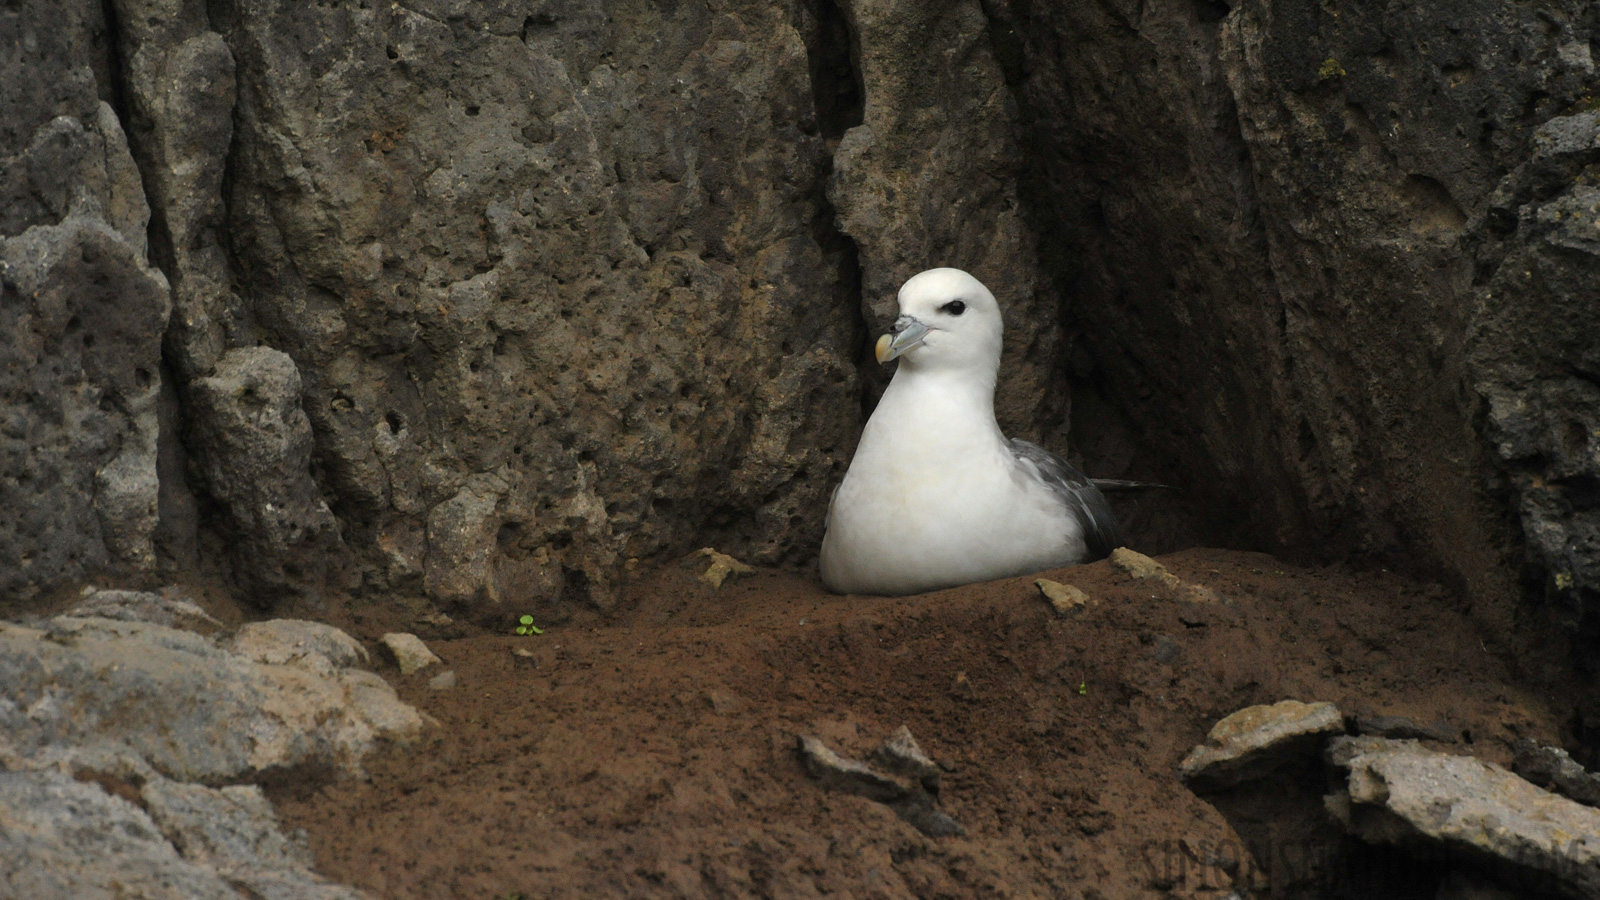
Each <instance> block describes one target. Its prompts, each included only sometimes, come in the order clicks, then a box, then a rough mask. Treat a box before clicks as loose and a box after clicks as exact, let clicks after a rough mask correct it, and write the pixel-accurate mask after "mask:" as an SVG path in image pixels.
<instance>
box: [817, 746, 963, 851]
mask: <svg viewBox="0 0 1600 900" xmlns="http://www.w3.org/2000/svg"><path fill="white" fill-rule="evenodd" d="M799 744H800V755H801V757H802V758H803V759H804V760H805V764H806V771H807V772H809V773H810V774H811V777H813V778H815V779H817V780H818V781H820V782H822V785H823V786H824V787H826V788H828V789H830V790H836V791H844V792H846V793H850V794H856V795H858V796H862V797H866V798H867V799H869V800H875V801H877V802H879V803H882V804H883V805H885V806H887V807H889V808H890V809H892V810H894V812H895V815H897V816H899V817H900V818H902V819H904V820H905V821H906V822H908V823H910V824H911V826H912V827H914V828H916V829H917V830H918V831H920V832H922V833H923V834H926V835H928V836H929V837H948V836H951V835H961V834H966V833H967V830H966V829H965V828H963V827H961V824H960V823H959V822H957V821H956V820H955V819H952V818H950V816H949V815H947V814H946V813H945V812H943V811H942V810H940V809H939V808H938V807H937V806H936V805H935V803H936V799H935V796H934V794H935V792H936V791H937V790H938V777H939V776H938V772H939V769H938V766H937V765H936V764H934V763H933V761H932V760H929V759H928V758H927V756H925V755H924V754H923V752H922V749H921V748H920V747H918V746H917V741H916V738H914V737H912V736H911V731H910V729H908V728H906V727H904V726H901V728H900V730H899V731H897V732H895V733H894V734H893V735H891V736H890V737H889V739H888V740H886V741H884V742H883V746H881V747H879V748H878V750H877V753H876V756H877V757H878V759H879V760H880V761H886V764H889V765H890V766H891V768H894V769H895V770H896V772H895V774H894V775H885V774H883V773H881V772H879V771H877V770H875V769H873V768H872V767H871V766H868V765H867V764H866V763H862V762H857V761H856V760H853V759H846V758H844V757H842V756H840V755H839V754H837V753H835V752H833V751H832V750H831V749H829V748H828V746H827V745H826V744H824V743H822V741H820V740H818V739H817V738H815V737H812V736H810V735H800V736H799ZM913 773H916V774H913ZM930 780H931V781H932V787H930V786H929V781H930Z"/></svg>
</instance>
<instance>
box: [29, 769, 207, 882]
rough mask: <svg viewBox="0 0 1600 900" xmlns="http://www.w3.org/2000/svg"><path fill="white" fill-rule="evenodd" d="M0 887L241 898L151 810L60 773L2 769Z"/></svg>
mask: <svg viewBox="0 0 1600 900" xmlns="http://www.w3.org/2000/svg"><path fill="white" fill-rule="evenodd" d="M0 816H4V818H5V822H6V827H5V828H0V893H3V894H4V896H7V897H16V898H23V897H40V898H44V897H63V898H65V897H71V898H74V900H238V897H239V893H238V891H236V890H234V889H233V887H232V886H231V885H229V884H228V883H227V882H226V881H224V880H223V879H222V878H221V877H220V876H219V875H218V874H217V873H216V872H213V871H207V870H206V869H203V868H201V867H200V866H197V865H195V864H194V863H191V862H189V861H188V860H185V859H184V858H183V857H182V856H180V855H179V854H178V852H177V850H176V849H174V848H173V846H172V844H171V843H169V842H168V841H167V839H166V838H165V837H164V836H163V835H162V833H161V831H160V829H158V828H157V827H156V825H155V823H154V822H152V821H151V820H150V817H149V816H148V815H146V814H145V813H144V811H142V810H141V809H139V807H137V806H135V805H133V804H132V803H129V802H128V801H127V800H124V799H122V798H121V797H113V796H111V795H109V794H107V793H106V792H105V791H103V790H101V789H100V788H99V787H98V786H96V785H93V784H86V783H80V782H78V781H74V780H73V779H72V778H71V777H70V776H67V775H63V774H61V773H59V772H50V771H45V772H18V771H9V772H0Z"/></svg>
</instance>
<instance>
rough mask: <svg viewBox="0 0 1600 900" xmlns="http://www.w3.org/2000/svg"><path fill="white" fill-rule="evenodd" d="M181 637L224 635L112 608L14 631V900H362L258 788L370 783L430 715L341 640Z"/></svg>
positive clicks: (152, 607) (9, 861)
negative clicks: (350, 776)
mask: <svg viewBox="0 0 1600 900" xmlns="http://www.w3.org/2000/svg"><path fill="white" fill-rule="evenodd" d="M107 616H111V617H109V618H108V617H107ZM173 620H183V621H191V622H197V623H203V622H206V621H207V620H209V617H207V616H206V615H205V614H204V613H203V612H202V611H200V610H199V608H198V607H196V606H194V604H192V603H189V602H187V601H185V600H183V599H182V598H181V597H178V596H168V595H157V594H145V593H141V592H137V591H101V592H98V593H95V594H93V595H90V596H88V597H86V598H85V599H84V600H83V602H81V603H80V604H78V605H77V606H76V607H74V608H73V609H72V610H71V611H70V612H69V613H67V614H65V615H62V616H58V617H55V618H52V619H49V620H46V621H43V622H37V623H34V624H33V625H25V624H21V623H17V622H0V683H3V684H5V685H6V690H5V692H4V695H3V696H0V770H3V771H0V821H4V822H5V823H6V827H5V828H3V829H0V895H3V896H7V897H74V898H79V897H81V898H107V900H109V898H112V897H118V898H128V900H166V898H172V900H177V898H212V897H215V898H234V897H238V896H241V895H243V896H250V897H262V898H281V900H291V898H312V900H360V898H361V897H364V896H365V895H364V894H362V893H361V892H359V891H355V890H353V889H350V888H345V887H342V886H339V885H336V884H332V883H330V882H328V881H327V880H326V879H324V878H322V877H320V876H318V875H316V874H315V873H314V872H312V871H311V866H312V861H311V859H310V854H309V852H308V851H307V850H306V849H305V848H303V847H300V846H298V845H296V844H295V843H294V842H292V841H291V840H289V839H288V838H286V837H285V836H284V834H283V833H282V831H281V830H280V829H279V827H278V822H277V818H276V816H275V815H274V814H273V811H272V807H271V805H270V804H269V803H268V802H267V800H266V798H265V796H264V795H263V794H262V791H261V788H260V787H259V786H257V785H256V784H252V783H248V782H251V781H254V780H257V779H260V778H262V777H264V776H268V775H272V776H276V777H281V778H295V779H308V778H319V777H327V776H328V773H333V772H338V771H340V770H343V771H345V772H350V773H359V771H360V765H361V759H362V757H363V756H365V755H366V754H367V753H369V752H371V751H372V750H373V749H375V748H376V747H377V746H378V745H379V744H380V743H382V742H386V741H387V742H401V743H404V742H409V741H412V740H415V739H416V738H417V737H419V736H420V734H421V732H422V730H423V727H424V720H423V718H422V717H421V715H420V714H419V713H418V712H417V711H416V710H415V709H413V708H412V707H410V706H407V705H406V704H404V703H402V702H400V700H399V699H398V698H397V697H396V696H395V692H394V689H393V688H391V687H389V685H388V684H387V683H386V682H385V681H384V680H383V679H382V678H379V677H378V676H377V675H375V674H373V673H372V672H369V671H366V670H364V669H360V668H357V667H356V666H357V665H358V664H359V663H360V662H361V661H363V660H364V659H365V658H366V651H365V650H364V649H363V648H362V647H361V645H360V644H359V643H357V642H356V641H355V640H354V639H352V638H351V637H350V636H349V635H346V634H345V633H344V632H342V631H339V630H338V629H336V628H332V627H330V626H327V625H321V624H318V623H315V622H301V621H295V620H285V619H279V620H273V621H269V622H258V623H254V624H251V625H247V626H245V627H243V628H241V629H239V630H238V631H237V632H236V633H234V634H232V635H218V636H212V637H205V636H202V635H200V634H197V633H195V632H191V631H186V630H181V629H177V628H173V627H169V625H168V624H162V623H167V622H171V621H173ZM211 624H213V625H214V624H215V623H214V622H211ZM241 782H245V783H241ZM218 784H224V785H227V786H225V787H216V786H215V785H218Z"/></svg>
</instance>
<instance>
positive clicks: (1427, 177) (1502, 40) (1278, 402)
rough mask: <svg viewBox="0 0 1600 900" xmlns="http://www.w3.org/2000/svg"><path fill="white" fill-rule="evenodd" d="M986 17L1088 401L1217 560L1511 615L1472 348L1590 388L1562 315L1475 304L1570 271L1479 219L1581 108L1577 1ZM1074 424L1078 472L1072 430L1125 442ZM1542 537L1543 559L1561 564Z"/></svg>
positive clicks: (1585, 74)
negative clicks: (1175, 490)
mask: <svg viewBox="0 0 1600 900" xmlns="http://www.w3.org/2000/svg"><path fill="white" fill-rule="evenodd" d="M992 13H993V15H994V16H995V18H996V21H997V25H999V26H1001V27H999V28H997V29H996V30H995V34H996V38H997V46H1000V47H1001V48H1002V53H1001V56H1002V59H1005V60H1007V61H1008V62H1009V64H1008V74H1009V75H1010V76H1011V78H1012V80H1013V83H1014V85H1015V87H1016V89H1017V91H1018V93H1019V96H1020V97H1022V98H1023V99H1022V104H1021V105H1022V108H1023V109H1024V110H1025V111H1026V112H1025V115H1026V118H1027V119H1028V136H1027V139H1026V141H1025V146H1026V147H1027V148H1028V151H1029V161H1030V169H1029V175H1028V177H1027V179H1026V180H1027V182H1028V183H1029V185H1030V187H1031V189H1030V190H1027V191H1025V192H1024V196H1025V197H1027V198H1029V199H1030V200H1032V201H1033V202H1032V203H1030V209H1031V216H1032V220H1033V221H1034V222H1035V223H1036V227H1037V228H1039V232H1040V234H1041V235H1043V236H1045V237H1046V238H1048V240H1047V242H1046V243H1047V246H1046V247H1045V250H1044V257H1045V258H1046V260H1048V261H1050V262H1053V263H1055V264H1057V265H1059V266H1060V267H1061V271H1062V273H1063V276H1064V277H1066V278H1068V279H1070V280H1071V283H1072V284H1073V289H1072V291H1071V292H1070V297H1069V298H1068V302H1069V304H1070V309H1071V315H1072V318H1073V320H1074V321H1075V323H1076V327H1077V328H1078V329H1079V330H1080V333H1079V334H1078V350H1077V351H1075V353H1074V356H1073V359H1074V365H1075V371H1076V373H1077V374H1079V375H1080V376H1081V378H1082V384H1083V385H1084V386H1087V387H1092V388H1094V389H1095V390H1096V391H1097V392H1102V393H1105V394H1108V395H1109V396H1110V397H1111V398H1112V399H1113V400H1114V402H1115V404H1116V405H1117V406H1119V407H1120V408H1121V409H1122V410H1123V413H1124V414H1125V415H1126V416H1127V417H1128V418H1130V419H1131V420H1132V421H1133V422H1134V423H1136V424H1135V426H1134V430H1135V432H1136V434H1137V435H1138V436H1139V437H1140V438H1141V439H1142V440H1144V441H1146V442H1147V444H1146V448H1147V449H1146V452H1149V453H1153V454H1154V455H1156V456H1168V457H1170V458H1172V459H1175V460H1178V461H1179V462H1178V467H1179V469H1180V470H1182V471H1183V472H1184V473H1186V478H1185V481H1186V482H1187V483H1188V485H1189V487H1190V489H1191V490H1192V491H1197V492H1199V493H1201V494H1202V495H1204V496H1205V498H1206V500H1207V501H1208V502H1209V504H1210V506H1211V509H1212V511H1213V513H1214V514H1215V516H1216V519H1217V520H1218V521H1219V522H1232V523H1234V526H1235V527H1237V528H1238V530H1237V531H1236V532H1235V534H1234V536H1233V538H1232V539H1233V540H1243V541H1247V542H1252V543H1258V544H1261V545H1264V546H1267V547H1271V548H1275V549H1277V550H1279V551H1288V552H1292V553H1293V552H1307V551H1313V552H1317V553H1322V554H1345V553H1365V554H1373V555H1376V556H1378V557H1379V558H1402V557H1403V558H1404V559H1405V562H1406V563H1407V564H1409V565H1411V566H1414V567H1415V566H1420V567H1422V568H1424V569H1427V570H1432V571H1434V572H1438V573H1443V574H1445V575H1446V576H1447V577H1450V578H1452V580H1454V581H1456V582H1457V583H1458V584H1462V585H1464V586H1467V587H1469V588H1470V589H1471V590H1472V592H1473V593H1474V594H1475V596H1476V597H1477V598H1479V599H1480V600H1494V601H1503V599H1504V598H1506V597H1508V596H1510V595H1511V593H1512V592H1513V591H1512V585H1511V581H1510V578H1509V576H1508V574H1507V572H1508V568H1507V566H1506V565H1505V560H1504V553H1505V551H1506V550H1507V549H1508V544H1509V540H1510V534H1511V532H1512V527H1511V526H1510V523H1509V522H1508V521H1507V520H1506V518H1505V517H1504V513H1503V512H1502V511H1501V507H1500V506H1499V505H1498V504H1499V502H1500V500H1499V496H1498V494H1497V491H1498V490H1499V487H1498V485H1499V481H1498V478H1497V476H1496V475H1495V474H1494V472H1493V467H1492V462H1491V460H1490V458H1489V455H1488V454H1487V453H1486V452H1485V450H1486V444H1485V442H1484V439H1483V435H1482V433H1481V431H1480V430H1479V428H1480V426H1479V424H1478V421H1477V418H1476V417H1477V414H1478V410H1479V409H1480V408H1481V400H1480V392H1490V393H1493V392H1494V391H1495V390H1498V388H1495V387H1493V383H1495V382H1498V381H1501V380H1503V379H1504V376H1501V375H1496V374H1493V373H1492V372H1489V371H1488V369H1489V368H1493V367H1494V366H1495V365H1497V364H1486V360H1487V357H1486V356H1485V351H1484V350H1483V349H1482V342H1481V341H1479V342H1478V347H1479V349H1477V350H1476V351H1475V353H1469V334H1475V333H1481V332H1482V323H1483V322H1484V321H1486V320H1487V321H1498V322H1503V323H1504V324H1501V325H1494V326H1492V327H1491V329H1490V330H1491V331H1492V332H1493V333H1494V334H1496V335H1503V334H1504V333H1505V332H1507V331H1508V330H1510V331H1517V332H1519V334H1520V335H1521V337H1520V338H1519V339H1518V340H1526V341H1529V342H1532V343H1535V344H1538V345H1540V347H1541V348H1542V349H1541V351H1540V352H1542V353H1544V354H1545V356H1546V358H1548V359H1549V360H1550V362H1549V364H1548V365H1547V368H1548V370H1549V371H1551V372H1552V373H1553V372H1555V371H1558V370H1560V369H1561V367H1562V366H1567V367H1569V369H1568V371H1569V372H1570V369H1571V367H1576V368H1578V369H1580V370H1581V369H1583V366H1582V364H1581V359H1582V355H1581V354H1580V353H1578V352H1577V350H1576V348H1577V347H1578V346H1579V345H1580V342H1581V340H1582V339H1581V338H1578V337H1576V336H1571V335H1572V331H1571V326H1570V324H1569V326H1568V328H1567V330H1566V331H1564V332H1562V331H1559V330H1553V328H1552V326H1554V325H1555V322H1556V321H1558V320H1566V321H1568V322H1569V323H1570V319H1568V318H1567V316H1566V315H1565V314H1564V313H1562V312H1560V311H1558V310H1561V309H1568V307H1569V306H1570V304H1566V303H1564V302H1563V301H1560V300H1556V301H1555V302H1554V303H1552V302H1551V298H1550V296H1549V293H1550V292H1549V291H1548V290H1546V289H1540V288H1538V287H1535V286H1530V285H1526V284H1524V285H1519V286H1511V287H1509V289H1507V288H1500V289H1498V290H1497V289H1496V288H1495V287H1494V286H1492V285H1485V284H1483V283H1482V282H1483V280H1484V278H1485V277H1486V276H1488V275H1490V274H1492V273H1493V272H1495V271H1497V270H1499V269H1500V268H1501V267H1500V265H1499V263H1500V260H1501V259H1503V258H1504V257H1505V255H1506V254H1514V253H1516V252H1518V251H1516V250H1515V249H1514V247H1515V246H1516V245H1518V244H1520V243H1522V242H1524V241H1530V240H1531V242H1532V245H1533V246H1535V247H1537V249H1535V250H1533V251H1532V252H1535V253H1539V254H1545V255H1548V254H1550V253H1558V254H1567V255H1571V254H1574V253H1575V254H1578V255H1580V256H1581V255H1582V254H1583V253H1584V251H1583V250H1581V249H1574V248H1565V249H1560V250H1558V249H1556V248H1555V247H1554V246H1551V249H1550V250H1545V249H1543V248H1544V247H1545V246H1550V245H1549V244H1548V243H1547V242H1543V241H1542V239H1541V238H1537V237H1533V236H1530V237H1524V236H1522V235H1514V236H1512V237H1511V238H1509V243H1507V242H1504V241H1493V240H1487V238H1488V236H1489V235H1490V234H1492V231H1493V229H1494V228H1500V229H1501V230H1502V231H1503V230H1504V229H1505V227H1506V224H1507V223H1508V222H1510V223H1514V222H1515V221H1516V216H1515V215H1511V216H1510V217H1509V219H1508V218H1507V217H1506V216H1503V215H1502V216H1500V217H1499V219H1498V221H1500V222H1501V224H1500V225H1495V224H1494V222H1495V221H1496V219H1495V218H1494V217H1491V216H1490V215H1489V213H1490V212H1491V208H1492V207H1493V206H1494V205H1495V203H1494V202H1493V201H1492V200H1491V195H1492V194H1494V192H1495V191H1496V184H1497V182H1498V181H1500V179H1501V178H1502V177H1504V176H1507V175H1508V174H1509V173H1510V172H1512V170H1513V169H1515V168H1516V167H1517V166H1519V164H1521V163H1522V162H1523V161H1524V160H1525V159H1527V158H1528V157H1529V156H1530V155H1531V154H1532V153H1533V152H1534V147H1533V143H1532V138H1533V133H1534V130H1535V127H1536V126H1537V125H1539V123H1541V122H1543V121H1545V120H1547V119H1549V118H1550V117H1551V116H1553V115H1555V114H1557V113H1559V112H1562V111H1563V110H1567V109H1569V108H1571V107H1572V106H1573V104H1574V103H1581V102H1583V100H1584V97H1585V96H1587V95H1585V94H1584V91H1585V90H1587V88H1586V85H1588V84H1591V83H1592V74H1593V66H1592V63H1591V62H1590V56H1591V51H1590V40H1591V37H1592V36H1593V34H1594V31H1595V28H1594V26H1595V22H1594V16H1595V13H1594V10H1593V9H1592V7H1590V6H1588V5H1586V4H1581V3H1576V2H1573V3H1564V4H1553V5H1550V6H1548V7H1541V8H1540V9H1539V10H1537V11H1535V10H1533V9H1531V8H1527V7H1523V6H1520V5H1515V4H1509V3H1500V2H1494V0H1484V2H1477V3H1470V4H1467V5H1465V6H1463V5H1461V4H1408V5H1404V6H1391V7H1383V8H1381V9H1380V8H1372V9H1367V8H1349V9H1346V8H1343V7H1341V8H1339V9H1337V10H1336V9H1333V8H1331V7H1328V6H1326V5H1325V4H1318V3H1315V2H1311V0H1289V2H1283V0H1272V2H1268V0H1249V2H1242V3H1238V4H1231V5H1230V4H1224V3H1191V2H1183V3H1178V2H1156V3H1143V4H1123V3H1108V4H1098V5H1096V4H1089V5H1083V4H1078V5H1067V6H1047V5H1040V4H1024V3H997V4H995V5H994V9H993V10H992ZM1444 22H1448V23H1450V27H1448V28H1445V27H1441V24H1440V23H1444ZM1516 202H1517V203H1522V202H1526V200H1525V199H1524V200H1518V201H1516ZM1563 202H1566V203H1569V205H1570V204H1573V203H1578V202H1579V198H1578V197H1577V196H1576V195H1574V196H1573V197H1570V198H1568V199H1567V200H1564V201H1563ZM1574 211H1576V210H1574ZM1553 212H1554V210H1553V209H1552V210H1551V213H1553ZM1508 268H1509V267H1508ZM1515 268H1516V269H1517V270H1518V271H1522V270H1525V269H1528V266H1526V265H1517V266H1516V267H1515ZM1567 278H1568V280H1567V281H1566V282H1563V283H1562V286H1560V287H1558V288H1557V293H1558V294H1562V293H1563V292H1566V291H1569V290H1572V289H1574V288H1576V286H1577V285H1578V284H1584V285H1589V286H1590V287H1589V293H1588V294H1587V295H1585V296H1592V295H1593V292H1594V291H1593V285H1594V281H1593V276H1592V275H1590V274H1587V272H1585V271H1582V270H1581V267H1580V270H1579V271H1575V272H1572V273H1571V274H1570V275H1568V276H1567ZM1502 280H1504V279H1502ZM1573 296H1577V294H1573ZM1491 298H1492V300H1491ZM1569 312H1570V314H1571V315H1573V316H1577V317H1579V318H1582V319H1585V320H1586V321H1589V322H1592V321H1593V320H1594V318H1595V314H1594V312H1593V307H1592V305H1591V306H1590V307H1589V308H1588V309H1586V310H1576V309H1569ZM1587 327H1589V326H1584V328H1587ZM1584 328H1580V329H1579V331H1583V330H1584ZM1585 333H1586V332H1585ZM1490 343H1492V344H1493V346H1494V348H1495V349H1494V350H1493V351H1492V352H1490V353H1489V354H1488V356H1496V355H1499V356H1501V357H1509V358H1516V359H1521V358H1522V352H1521V351H1520V350H1518V349H1515V344H1516V342H1512V344H1511V346H1507V344H1506V343H1504V342H1503V340H1502V339H1501V338H1496V339H1494V340H1492V341H1491V342H1490ZM1588 346H1592V341H1591V342H1589V343H1588ZM1499 368H1501V369H1503V368H1504V365H1499ZM1564 377H1567V378H1569V379H1571V378H1574V377H1578V376H1572V375H1570V374H1568V375H1566V376H1564ZM1578 380H1579V381H1581V380H1582V379H1581V377H1578ZM1552 389H1553V385H1552ZM1548 405H1549V407H1550V408H1551V409H1552V410H1561V412H1559V413H1554V414H1553V415H1554V417H1555V418H1557V419H1560V418H1563V417H1564V416H1570V415H1571V414H1572V413H1571V412H1570V411H1569V410H1570V409H1571V408H1572V407H1571V406H1570V404H1568V403H1567V402H1566V401H1565V400H1561V401H1555V400H1552V401H1551V402H1550V403H1549V404H1548ZM1079 424H1080V425H1081V426H1085V428H1087V429H1089V431H1090V432H1091V433H1088V434H1083V435H1080V438H1079V439H1080V440H1081V441H1084V442H1085V443H1086V445H1087V446H1089V447H1090V448H1091V450H1090V453H1091V461H1092V460H1093V453H1094V450H1093V447H1094V444H1095V437H1094V436H1093V434H1092V431H1093V430H1094V429H1096V428H1108V429H1114V428H1115V426H1117V424H1118V423H1117V422H1116V421H1114V420H1110V419H1106V420H1088V421H1083V420H1080V422H1079ZM1563 433H1564V434H1577V433H1579V432H1578V431H1566V432H1563ZM1584 433H1585V434H1586V432H1584ZM1564 439H1565V440H1567V441H1568V443H1571V439H1570V438H1564ZM1586 440H1587V439H1586ZM1580 443H1581V442H1580ZM1573 451H1574V453H1573V454H1569V455H1574V458H1575V456H1576V455H1581V451H1582V448H1581V447H1579V446H1577V445H1574V447H1573ZM1522 458H1524V459H1525V458H1526V455H1524V457H1522ZM1589 465H1590V466H1592V461H1591V462H1590V463H1589ZM1535 468H1537V467H1535ZM1578 468H1581V466H1576V467H1575V466H1574V465H1572V464H1568V465H1567V466H1566V468H1565V469H1563V472H1565V473H1566V474H1565V477H1567V478H1569V479H1570V478H1573V477H1576V472H1577V469H1578ZM1567 470H1571V471H1567ZM1531 474H1534V473H1531V472H1530V475H1531ZM1530 483H1531V482H1530ZM1574 483H1576V482H1574ZM1578 493H1579V494H1581V493H1582V492H1581V491H1579V492H1578ZM1239 498H1248V501H1247V502H1246V501H1243V500H1241V499H1239ZM1553 502H1555V503H1556V504H1557V505H1560V504H1561V503H1563V502H1566V503H1567V504H1568V505H1569V506H1570V505H1571V504H1570V501H1562V500H1555V501H1553ZM1578 505H1579V506H1581V505H1582V502H1581V499H1580V503H1579V504H1578ZM1229 510H1232V512H1229ZM1524 518H1525V519H1528V518H1529V516H1528V515H1527V514H1526V513H1525V516H1524ZM1548 518H1550V517H1549V516H1544V519H1548ZM1571 518H1572V517H1571V516H1568V517H1567V521H1569V522H1570V521H1571ZM1564 529H1565V530H1563V532H1562V534H1563V537H1561V538H1559V539H1557V542H1558V543H1559V542H1560V541H1561V540H1567V541H1568V543H1567V545H1566V546H1571V545H1572V544H1573V543H1574V542H1576V543H1580V544H1581V543H1582V539H1581V538H1576V537H1575V532H1573V531H1572V529H1571V528H1570V527H1566V526H1564ZM1536 543H1537V539H1536ZM1546 557H1547V558H1549V557H1551V554H1549V553H1546ZM1559 571H1567V572H1571V571H1574V566H1573V565H1570V564H1569V565H1567V566H1566V567H1565V568H1562V569H1559ZM1576 577H1577V576H1574V578H1576Z"/></svg>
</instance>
